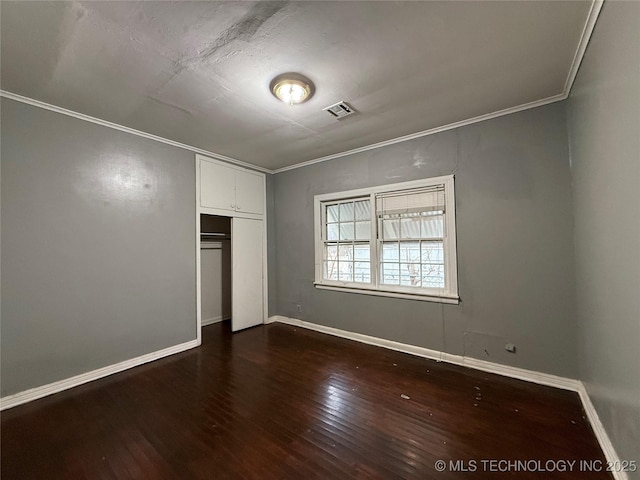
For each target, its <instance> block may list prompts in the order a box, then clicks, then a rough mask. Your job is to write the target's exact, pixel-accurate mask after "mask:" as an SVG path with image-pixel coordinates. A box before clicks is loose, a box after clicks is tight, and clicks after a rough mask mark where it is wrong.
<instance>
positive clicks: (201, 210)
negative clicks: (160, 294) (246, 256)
mask: <svg viewBox="0 0 640 480" xmlns="http://www.w3.org/2000/svg"><path fill="white" fill-rule="evenodd" d="M201 159H202V160H205V161H208V162H216V163H221V164H224V165H225V166H228V167H231V168H234V169H236V170H240V171H244V170H249V169H246V168H242V167H238V166H237V165H234V164H231V163H226V162H221V161H219V160H215V159H213V158H209V157H205V156H204V155H199V154H196V155H195V169H196V197H195V202H196V203H195V212H196V229H195V248H196V341H197V342H198V345H201V344H202V272H201V265H200V262H201V260H202V259H201V255H200V214H207V215H218V216H221V217H229V218H232V219H233V218H234V217H238V218H250V219H254V220H262V222H263V223H262V228H263V232H264V235H263V236H262V290H263V291H262V323H263V324H265V323H267V318H268V312H269V283H268V279H269V275H268V271H267V265H268V262H267V231H268V230H267V226H268V224H267V178H266V175H265V174H264V173H262V172H258V171H255V170H250V171H251V173H258V174H260V175H262V177H263V185H264V189H263V190H264V192H263V195H264V205H263V212H262V214H261V215H255V214H250V213H242V212H231V211H227V210H218V209H215V208H207V207H202V206H201V205H200V160H201ZM232 221H233V220H232ZM231 268H232V269H233V265H232V266H231ZM231 282H232V285H231V288H233V278H232V279H231ZM231 316H232V317H233V311H232V312H231Z"/></svg>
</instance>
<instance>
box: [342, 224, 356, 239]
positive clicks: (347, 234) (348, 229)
mask: <svg viewBox="0 0 640 480" xmlns="http://www.w3.org/2000/svg"><path fill="white" fill-rule="evenodd" d="M353 238H354V237H353V223H340V240H353Z"/></svg>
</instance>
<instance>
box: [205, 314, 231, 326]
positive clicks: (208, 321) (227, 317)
mask: <svg viewBox="0 0 640 480" xmlns="http://www.w3.org/2000/svg"><path fill="white" fill-rule="evenodd" d="M225 320H231V315H218V316H217V317H211V318H207V319H206V320H202V323H201V324H200V325H202V326H203V327H204V326H206V325H211V324H213V323H220V322H224V321H225Z"/></svg>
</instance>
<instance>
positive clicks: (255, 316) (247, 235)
mask: <svg viewBox="0 0 640 480" xmlns="http://www.w3.org/2000/svg"><path fill="white" fill-rule="evenodd" d="M262 230H263V222H262V220H251V219H248V218H233V219H232V220H231V258H232V260H231V264H232V272H231V330H233V331H234V332H236V331H238V330H242V329H243V328H248V327H253V326H254V325H259V324H261V323H263V318H262V316H263V301H264V300H263V283H262V235H263V231H262Z"/></svg>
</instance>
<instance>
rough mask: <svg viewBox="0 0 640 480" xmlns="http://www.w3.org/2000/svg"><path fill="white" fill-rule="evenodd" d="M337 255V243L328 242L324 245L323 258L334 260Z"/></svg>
mask: <svg viewBox="0 0 640 480" xmlns="http://www.w3.org/2000/svg"><path fill="white" fill-rule="evenodd" d="M337 257H338V245H336V244H335V243H328V244H326V245H325V247H324V258H325V259H326V260H335V259H336V258H337Z"/></svg>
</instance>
